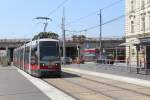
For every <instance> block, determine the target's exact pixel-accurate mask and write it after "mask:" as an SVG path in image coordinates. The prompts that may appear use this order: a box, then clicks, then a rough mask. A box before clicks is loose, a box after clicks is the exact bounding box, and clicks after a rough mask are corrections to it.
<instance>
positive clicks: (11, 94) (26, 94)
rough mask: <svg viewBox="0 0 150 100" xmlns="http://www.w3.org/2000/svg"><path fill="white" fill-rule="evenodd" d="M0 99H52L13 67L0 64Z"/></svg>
mask: <svg viewBox="0 0 150 100" xmlns="http://www.w3.org/2000/svg"><path fill="white" fill-rule="evenodd" d="M0 100H50V99H49V98H48V97H47V96H46V95H45V94H43V93H42V92H41V91H40V90H39V89H38V88H36V87H35V86H34V85H33V84H32V83H31V82H30V81H29V80H27V79H26V78H25V77H24V76H22V75H21V74H20V73H19V72H18V71H17V70H16V69H15V68H13V67H2V66H0Z"/></svg>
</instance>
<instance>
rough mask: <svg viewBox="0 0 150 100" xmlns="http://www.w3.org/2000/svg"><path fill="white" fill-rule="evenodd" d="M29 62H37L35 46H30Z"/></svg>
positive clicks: (35, 63)
mask: <svg viewBox="0 0 150 100" xmlns="http://www.w3.org/2000/svg"><path fill="white" fill-rule="evenodd" d="M31 64H34V65H37V64H38V55H37V47H32V49H31Z"/></svg>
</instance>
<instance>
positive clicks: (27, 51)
mask: <svg viewBox="0 0 150 100" xmlns="http://www.w3.org/2000/svg"><path fill="white" fill-rule="evenodd" d="M29 51H30V47H26V48H25V55H24V57H25V59H24V60H25V64H26V66H27V65H28V64H29Z"/></svg>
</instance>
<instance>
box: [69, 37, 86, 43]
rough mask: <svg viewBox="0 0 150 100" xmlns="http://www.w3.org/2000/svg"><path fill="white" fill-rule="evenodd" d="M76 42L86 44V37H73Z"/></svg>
mask: <svg viewBox="0 0 150 100" xmlns="http://www.w3.org/2000/svg"><path fill="white" fill-rule="evenodd" d="M72 38H73V41H74V42H78V43H84V41H85V39H86V37H85V36H84V35H73V36H72Z"/></svg>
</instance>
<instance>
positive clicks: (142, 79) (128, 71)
mask: <svg viewBox="0 0 150 100" xmlns="http://www.w3.org/2000/svg"><path fill="white" fill-rule="evenodd" d="M63 70H64V71H65V70H67V71H73V72H77V73H81V74H85V75H93V76H97V77H103V78H108V79H113V80H116V81H122V82H126V83H131V84H135V85H140V86H146V87H148V88H150V74H148V75H145V74H144V73H142V72H141V73H140V74H137V70H136V68H128V67H127V66H122V65H107V64H98V63H86V64H71V65H65V66H63Z"/></svg>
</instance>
